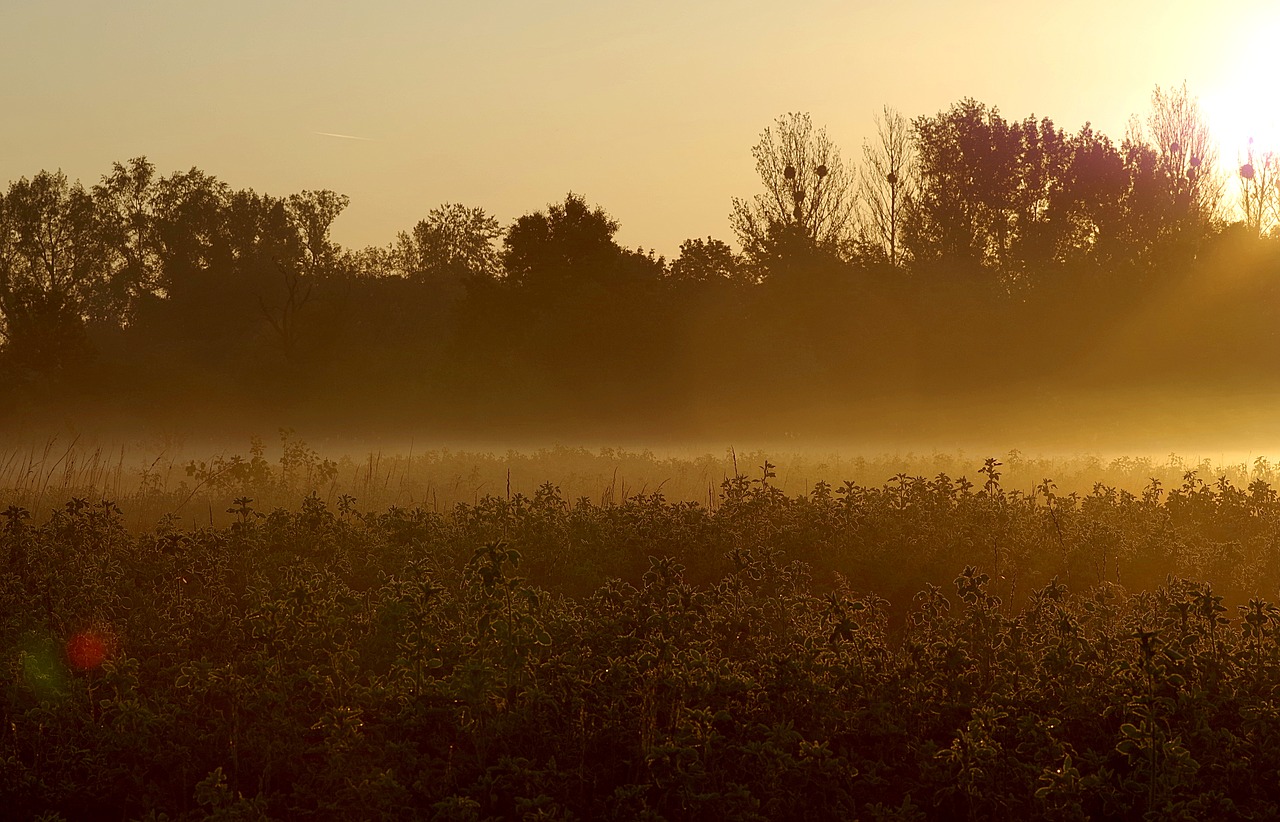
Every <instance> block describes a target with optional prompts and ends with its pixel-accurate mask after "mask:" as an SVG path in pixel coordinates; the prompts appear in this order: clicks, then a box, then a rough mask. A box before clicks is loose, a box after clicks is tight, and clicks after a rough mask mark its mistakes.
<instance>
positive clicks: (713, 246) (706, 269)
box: [671, 237, 755, 285]
mask: <svg viewBox="0 0 1280 822" xmlns="http://www.w3.org/2000/svg"><path fill="white" fill-rule="evenodd" d="M671 279H672V280H675V281H678V282H689V283H707V282H728V283H737V284H742V285H745V284H749V283H753V282H755V277H754V276H753V275H752V274H751V271H750V267H749V266H748V265H747V261H746V260H744V259H742V257H740V256H738V255H737V254H735V253H734V252H733V249H732V248H730V247H729V244H728V243H726V242H723V241H721V240H716V239H713V238H711V237H708V238H706V239H705V240H702V239H692V240H685V241H684V242H683V243H681V244H680V256H679V257H677V258H676V259H675V262H673V263H672V264H671Z"/></svg>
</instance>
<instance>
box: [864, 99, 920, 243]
mask: <svg viewBox="0 0 1280 822" xmlns="http://www.w3.org/2000/svg"><path fill="white" fill-rule="evenodd" d="M915 191H916V168H915V144H914V142H913V141H912V133H911V123H910V121H908V120H907V118H906V117H904V116H903V115H902V113H901V112H899V111H897V110H895V109H892V108H890V107H888V106H885V107H884V109H883V110H882V113H881V115H880V116H878V117H877V118H876V139H875V141H874V142H870V141H865V140H864V141H863V143H862V166H861V168H859V169H858V203H859V207H860V216H861V220H860V225H859V229H858V240H859V246H860V248H861V252H862V253H863V254H864V255H866V256H870V257H871V258H872V259H881V260H886V261H887V262H888V263H889V265H891V266H897V265H898V264H899V263H900V262H902V259H903V257H902V248H901V245H902V243H901V237H902V224H903V218H904V214H905V212H906V210H907V209H909V208H910V207H911V204H912V202H913V199H914V197H915Z"/></svg>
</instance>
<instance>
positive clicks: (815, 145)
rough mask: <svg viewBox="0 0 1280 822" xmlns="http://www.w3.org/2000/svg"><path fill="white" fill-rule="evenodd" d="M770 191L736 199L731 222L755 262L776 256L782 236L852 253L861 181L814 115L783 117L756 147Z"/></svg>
mask: <svg viewBox="0 0 1280 822" xmlns="http://www.w3.org/2000/svg"><path fill="white" fill-rule="evenodd" d="M751 156H753V157H754V158H755V160H756V172H757V173H758V174H759V175H760V181H761V183H763V184H764V188H765V192H764V193H763V194H757V195H755V196H754V197H752V198H751V199H750V200H740V199H737V198H734V201H733V213H732V214H730V215H729V222H730V224H731V225H732V227H733V230H734V233H735V234H736V235H737V237H738V241H739V242H740V243H741V244H742V248H743V251H744V253H746V255H747V256H748V257H749V258H751V259H752V260H753V261H757V262H759V261H761V260H764V259H766V258H768V257H769V256H770V254H771V251H770V246H771V245H773V244H774V242H775V241H776V240H777V238H779V237H780V236H787V237H789V238H792V239H794V238H799V239H801V240H803V241H805V242H807V243H809V244H811V245H813V246H816V247H818V248H821V249H823V250H824V251H825V252H827V253H832V254H836V255H841V256H843V255H846V254H847V253H848V251H849V249H850V246H851V244H852V242H853V240H854V235H855V228H856V219H855V218H856V211H855V209H856V202H855V190H856V181H855V179H854V176H853V174H852V173H851V172H850V171H848V170H847V169H846V168H845V166H844V162H843V160H842V159H841V157H840V151H839V149H837V148H836V146H835V144H833V143H832V142H831V140H830V138H828V137H827V131H826V129H825V128H822V129H818V130H816V131H815V130H814V128H813V121H812V120H811V119H810V117H809V115H808V114H798V113H791V114H787V115H784V116H782V117H779V118H778V119H777V120H776V121H775V122H774V125H773V126H771V127H769V128H766V129H765V130H764V131H763V132H762V133H761V135H760V142H758V143H756V145H755V147H754V148H752V149H751Z"/></svg>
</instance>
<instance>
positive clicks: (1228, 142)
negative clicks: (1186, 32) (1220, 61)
mask: <svg viewBox="0 0 1280 822" xmlns="http://www.w3.org/2000/svg"><path fill="white" fill-rule="evenodd" d="M1237 29H1238V31H1239V32H1240V38H1239V41H1238V42H1237V44H1236V46H1237V47H1236V49H1235V56H1234V59H1233V60H1232V61H1231V62H1230V63H1228V64H1227V65H1226V66H1225V67H1224V71H1223V73H1222V75H1221V79H1220V81H1219V83H1218V84H1217V86H1216V87H1215V88H1212V89H1207V90H1206V91H1205V94H1204V96H1203V97H1202V98H1201V106H1202V108H1203V110H1204V112H1205V116H1206V118H1207V119H1208V121H1209V127H1210V129H1211V130H1212V131H1213V133H1214V135H1215V136H1216V137H1217V138H1218V143H1219V146H1220V156H1221V157H1222V162H1223V165H1224V166H1226V168H1227V170H1228V171H1233V170H1234V169H1233V166H1234V165H1235V164H1236V163H1237V158H1239V161H1240V162H1243V158H1244V156H1245V152H1246V150H1247V148H1248V145H1249V140H1250V138H1252V139H1253V141H1254V150H1255V152H1259V153H1261V152H1266V151H1273V150H1276V149H1277V148H1280V83H1278V81H1280V47H1277V44H1280V11H1276V10H1275V7H1274V6H1273V4H1271V3H1265V4H1261V3H1260V4H1257V5H1255V6H1254V7H1253V8H1252V9H1251V10H1250V11H1248V12H1246V13H1244V14H1242V15H1241V17H1240V19H1239V20H1238V22H1237Z"/></svg>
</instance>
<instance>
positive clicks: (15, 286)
mask: <svg viewBox="0 0 1280 822" xmlns="http://www.w3.org/2000/svg"><path fill="white" fill-rule="evenodd" d="M106 258H107V252H106V248H105V245H104V243H103V233H102V231H101V227H100V225H99V220H98V213H97V206H96V204H95V202H94V199H93V197H92V196H91V195H90V194H89V192H87V191H85V189H84V187H83V186H81V185H80V184H79V183H78V182H77V183H74V184H72V183H70V182H69V181H68V180H67V177H66V175H65V174H63V173H62V172H61V171H57V172H49V171H41V172H40V173H39V174H37V175H35V176H34V177H32V178H31V179H30V180H28V179H27V178H25V177H24V178H22V179H21V180H18V181H17V182H15V183H12V184H10V186H9V191H8V194H7V195H6V196H5V197H3V198H2V199H0V335H2V339H3V341H4V343H5V354H6V357H7V359H8V361H9V364H10V366H11V367H16V368H18V369H19V370H21V371H23V372H24V373H26V374H28V375H34V374H36V373H44V374H51V373H57V372H59V371H61V370H63V369H64V367H66V366H69V365H71V364H72V363H73V362H75V361H80V360H83V359H84V357H85V356H86V355H87V353H88V342H87V339H86V337H85V322H86V321H89V320H105V319H109V318H111V317H112V316H113V308H114V307H115V306H114V305H113V301H112V300H111V288H110V286H111V282H110V270H109V268H108V266H107V265H106V262H105V260H106Z"/></svg>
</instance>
